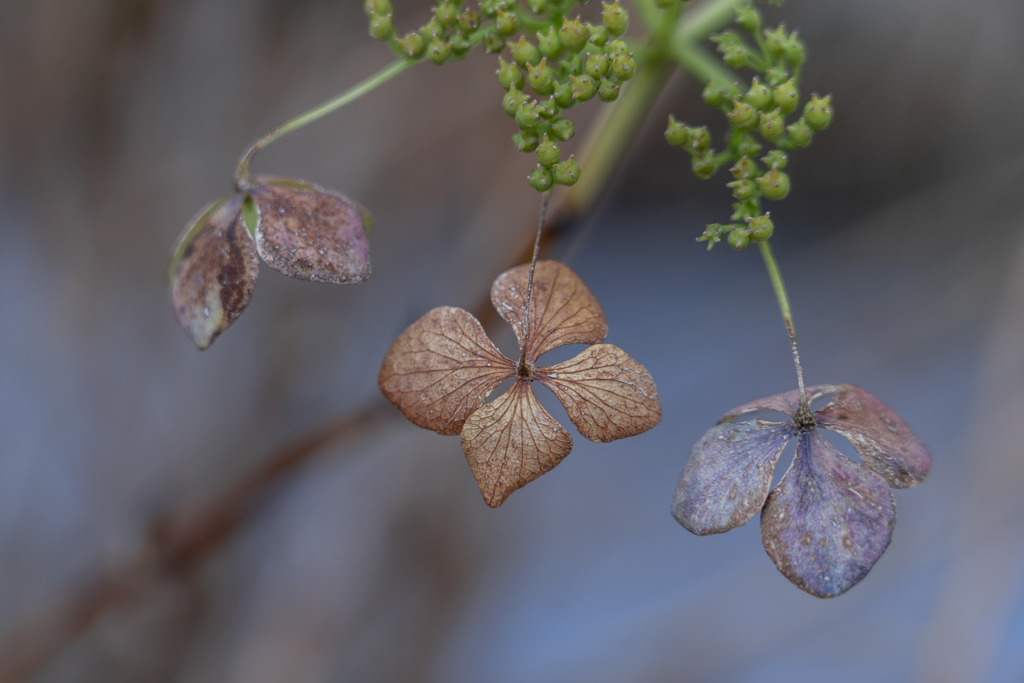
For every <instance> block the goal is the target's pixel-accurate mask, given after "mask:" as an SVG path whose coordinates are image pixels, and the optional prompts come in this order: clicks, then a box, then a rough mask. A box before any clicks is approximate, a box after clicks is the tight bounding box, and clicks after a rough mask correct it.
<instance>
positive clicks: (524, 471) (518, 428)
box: [462, 380, 572, 507]
mask: <svg viewBox="0 0 1024 683" xmlns="http://www.w3.org/2000/svg"><path fill="white" fill-rule="evenodd" d="M462 450H463V451H464V452H465V454H466V460H468V461H469V467H470V469H472V470H473V476H474V477H476V483H477V484H478V485H479V486H480V493H482V494H483V496H484V502H486V503H487V504H488V505H490V506H491V507H498V506H499V505H501V504H502V503H503V502H505V499H506V498H508V496H509V494H510V493H512V492H513V491H515V490H516V489H518V488H521V487H522V486H525V485H526V484H528V483H530V482H531V481H533V480H534V479H536V478H537V477H539V476H540V475H542V474H544V473H545V472H547V471H548V470H550V469H552V468H553V467H554V466H555V465H557V464H558V463H559V462H561V460H562V458H564V457H565V456H567V455H569V451H571V450H572V437H571V436H569V433H568V432H567V431H565V430H564V429H562V426H561V425H560V424H558V423H557V422H556V421H555V418H553V417H551V415H549V414H548V412H547V411H546V410H544V407H543V406H541V404H540V401H538V400H537V397H536V396H535V395H534V393H533V389H531V388H530V384H529V382H527V381H524V380H516V382H515V384H513V385H512V387H511V388H510V389H509V390H508V391H507V392H505V393H504V394H502V395H501V396H499V397H498V398H496V399H494V400H493V401H491V402H490V403H488V404H487V405H485V406H484V407H483V408H480V410H478V411H476V412H475V413H473V414H472V415H470V417H469V419H468V420H466V424H465V426H464V427H463V429H462Z"/></svg>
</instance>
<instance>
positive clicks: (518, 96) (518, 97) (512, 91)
mask: <svg viewBox="0 0 1024 683" xmlns="http://www.w3.org/2000/svg"><path fill="white" fill-rule="evenodd" d="M529 100H530V98H529V97H528V96H527V95H526V93H523V92H519V89H518V88H516V86H515V84H514V83H513V84H512V86H511V87H510V88H509V89H508V92H507V93H505V96H504V97H503V98H501V106H502V107H503V108H504V109H505V113H506V114H508V115H509V116H515V115H516V111H518V110H519V107H520V105H522V104H523V103H524V102H528V101H529Z"/></svg>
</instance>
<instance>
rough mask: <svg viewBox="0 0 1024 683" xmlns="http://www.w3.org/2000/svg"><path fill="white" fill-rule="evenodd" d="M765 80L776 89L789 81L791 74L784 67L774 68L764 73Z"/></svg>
mask: <svg viewBox="0 0 1024 683" xmlns="http://www.w3.org/2000/svg"><path fill="white" fill-rule="evenodd" d="M764 80H765V81H766V82H767V83H768V85H770V86H771V87H773V88H774V87H777V86H780V85H782V84H783V83H785V82H786V81H787V80H789V72H788V71H786V67H784V66H778V65H777V66H772V67H769V68H768V70H767V71H765V72H764Z"/></svg>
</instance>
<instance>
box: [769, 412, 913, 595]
mask: <svg viewBox="0 0 1024 683" xmlns="http://www.w3.org/2000/svg"><path fill="white" fill-rule="evenodd" d="M895 524H896V505H895V503H894V502H893V499H892V492H891V491H890V490H889V486H888V485H887V484H886V483H885V481H884V480H883V479H882V478H881V477H880V476H878V475H877V474H875V473H874V472H872V471H870V470H868V469H866V468H864V467H861V466H860V465H858V464H857V463H855V462H853V461H852V460H850V459H849V458H847V457H845V456H844V455H842V454H841V453H839V451H837V450H836V449H835V448H833V447H832V446H831V445H830V444H829V443H828V442H827V441H825V440H824V439H823V438H822V437H821V435H820V434H819V433H818V432H817V431H810V432H803V433H801V434H800V441H799V444H798V445H797V451H796V458H795V460H794V461H793V465H792V467H790V468H789V471H788V472H786V474H785V476H784V477H783V478H782V481H781V482H779V485H778V486H776V487H775V489H774V490H772V492H771V494H770V495H769V496H768V502H767V503H766V504H765V506H764V510H762V511H761V540H762V541H763V542H764V547H765V550H767V551H768V555H769V556H770V557H771V558H772V561H774V562H775V566H776V567H778V568H779V571H780V572H782V573H783V574H784V575H785V576H786V578H787V579H789V580H790V581H792V582H793V583H794V584H796V586H797V587H799V588H801V589H803V590H805V591H807V592H808V593H810V594H811V595H814V596H817V597H819V598H832V597H835V596H837V595H841V594H842V593H844V592H846V591H847V590H849V589H850V587H852V586H853V585H855V584H856V583H857V582H858V581H860V580H861V579H863V578H864V577H865V576H866V575H867V573H868V571H869V570H870V569H871V567H872V566H874V564H875V562H877V561H878V558H879V557H881V556H882V553H884V552H885V549H886V548H887V547H888V546H889V541H890V540H891V539H892V529H893V526H895Z"/></svg>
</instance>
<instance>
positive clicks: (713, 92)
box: [701, 81, 725, 107]
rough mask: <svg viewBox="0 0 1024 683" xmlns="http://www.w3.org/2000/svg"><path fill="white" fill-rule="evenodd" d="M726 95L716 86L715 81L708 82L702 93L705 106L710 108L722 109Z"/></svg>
mask: <svg viewBox="0 0 1024 683" xmlns="http://www.w3.org/2000/svg"><path fill="white" fill-rule="evenodd" d="M724 95H725V93H723V92H722V89H721V88H719V87H718V86H716V85H715V82H714V81H708V84H707V85H706V86H704V92H702V93H701V96H702V97H703V98H704V104H706V105H708V106H709V107H720V106H721V105H722V102H723V101H724V100H723V97H724Z"/></svg>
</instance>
